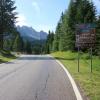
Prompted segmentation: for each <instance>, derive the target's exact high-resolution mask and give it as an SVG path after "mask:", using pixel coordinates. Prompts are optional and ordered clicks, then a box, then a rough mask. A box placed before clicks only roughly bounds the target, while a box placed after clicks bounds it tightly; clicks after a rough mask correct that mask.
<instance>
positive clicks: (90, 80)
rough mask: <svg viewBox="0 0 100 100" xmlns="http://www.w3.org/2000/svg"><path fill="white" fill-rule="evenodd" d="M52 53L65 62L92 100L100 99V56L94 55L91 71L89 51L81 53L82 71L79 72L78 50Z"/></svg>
mask: <svg viewBox="0 0 100 100" xmlns="http://www.w3.org/2000/svg"><path fill="white" fill-rule="evenodd" d="M51 55H52V56H54V57H55V58H56V59H58V60H60V61H61V62H62V63H63V65H64V66H65V67H66V68H67V69H68V71H69V72H70V73H71V75H72V76H73V78H74V79H75V81H76V83H77V84H78V85H79V86H80V87H81V89H82V90H83V91H84V93H85V95H86V96H87V97H88V98H89V99H90V100H100V58H99V57H98V56H93V72H92V73H91V69H90V56H89V54H88V53H83V52H81V53H80V72H78V65H77V57H78V53H77V52H70V51H67V52H55V53H52V54H51Z"/></svg>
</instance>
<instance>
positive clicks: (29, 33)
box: [17, 26, 47, 41]
mask: <svg viewBox="0 0 100 100" xmlns="http://www.w3.org/2000/svg"><path fill="white" fill-rule="evenodd" d="M17 31H18V32H19V33H20V35H21V36H22V37H23V39H27V40H29V41H34V40H46V39H47V33H46V32H44V31H40V32H37V31H36V30H35V29H33V28H32V27H28V26H22V27H21V26H17Z"/></svg>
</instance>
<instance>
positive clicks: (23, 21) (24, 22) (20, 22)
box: [16, 14, 28, 26]
mask: <svg viewBox="0 0 100 100" xmlns="http://www.w3.org/2000/svg"><path fill="white" fill-rule="evenodd" d="M17 17H18V18H17V20H16V21H17V22H16V25H19V26H23V25H28V23H27V20H26V17H25V16H24V15H23V14H19V15H17Z"/></svg>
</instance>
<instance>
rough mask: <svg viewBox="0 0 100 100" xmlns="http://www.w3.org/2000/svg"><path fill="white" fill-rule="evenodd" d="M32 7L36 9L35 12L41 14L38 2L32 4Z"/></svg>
mask: <svg viewBox="0 0 100 100" xmlns="http://www.w3.org/2000/svg"><path fill="white" fill-rule="evenodd" d="M32 6H33V7H34V9H35V11H36V13H37V14H40V7H39V4H38V3H37V2H35V1H34V2H32Z"/></svg>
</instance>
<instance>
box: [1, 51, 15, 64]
mask: <svg viewBox="0 0 100 100" xmlns="http://www.w3.org/2000/svg"><path fill="white" fill-rule="evenodd" d="M13 59H16V56H14V55H12V54H11V53H10V52H9V51H5V50H0V63H5V62H9V61H11V60H13Z"/></svg>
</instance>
